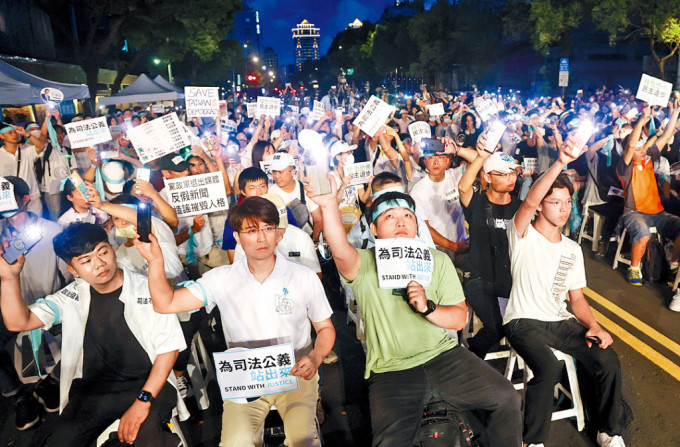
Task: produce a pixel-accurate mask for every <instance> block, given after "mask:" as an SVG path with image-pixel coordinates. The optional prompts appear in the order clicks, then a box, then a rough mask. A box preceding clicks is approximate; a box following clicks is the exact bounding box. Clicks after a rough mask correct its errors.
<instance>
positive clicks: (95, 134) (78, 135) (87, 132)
mask: <svg viewBox="0 0 680 447" xmlns="http://www.w3.org/2000/svg"><path fill="white" fill-rule="evenodd" d="M64 128H65V129H66V134H67V135H68V140H69V141H70V142H71V148H73V149H79V148H81V147H90V146H94V145H95V144H99V143H106V142H107V141H111V139H112V137H111V132H109V126H107V125H106V117H105V116H102V117H100V118H92V119H89V120H83V121H77V122H75V123H68V124H65V125H64Z"/></svg>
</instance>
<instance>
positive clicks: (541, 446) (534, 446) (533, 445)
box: [526, 444, 545, 447]
mask: <svg viewBox="0 0 680 447" xmlns="http://www.w3.org/2000/svg"><path fill="white" fill-rule="evenodd" d="M526 446H527V447H545V446H544V445H543V444H526Z"/></svg>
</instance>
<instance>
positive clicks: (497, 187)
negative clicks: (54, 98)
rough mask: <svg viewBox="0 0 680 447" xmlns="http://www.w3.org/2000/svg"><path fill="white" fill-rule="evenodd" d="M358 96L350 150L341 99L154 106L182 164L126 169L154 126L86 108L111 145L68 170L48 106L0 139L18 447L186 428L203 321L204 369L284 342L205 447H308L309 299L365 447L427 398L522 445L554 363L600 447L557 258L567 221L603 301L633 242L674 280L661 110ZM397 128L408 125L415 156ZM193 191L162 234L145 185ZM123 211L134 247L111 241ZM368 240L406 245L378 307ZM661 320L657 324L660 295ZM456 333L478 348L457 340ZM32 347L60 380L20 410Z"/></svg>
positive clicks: (1, 262)
mask: <svg viewBox="0 0 680 447" xmlns="http://www.w3.org/2000/svg"><path fill="white" fill-rule="evenodd" d="M312 93H313V92H312ZM374 93H375V96H376V97H377V98H379V99H381V100H382V101H384V102H385V103H387V104H389V105H390V106H392V107H393V109H392V110H393V111H392V113H391V114H390V116H389V117H388V118H387V119H386V120H385V122H384V125H381V126H380V127H379V129H378V130H377V131H376V132H375V133H372V134H367V133H366V132H365V130H362V129H361V128H360V127H359V126H357V125H356V124H355V118H356V117H357V115H358V114H359V113H361V111H362V109H363V108H364V106H365V105H366V102H367V101H368V100H369V98H370V96H371V95H370V94H369V93H368V92H362V91H359V90H358V89H353V88H351V87H349V86H348V85H347V84H344V83H343V84H340V85H339V86H334V87H331V88H330V89H329V90H328V94H327V95H320V94H316V95H314V94H311V95H308V96H305V94H304V93H302V92H301V91H300V92H298V91H294V90H293V89H292V88H290V86H287V87H286V89H285V90H284V91H283V92H282V93H281V94H280V95H278V96H280V98H281V109H280V113H277V114H276V116H267V115H264V114H263V115H260V116H249V115H248V113H247V110H248V106H247V103H248V102H250V101H247V100H246V99H245V98H243V97H241V98H239V97H237V98H236V99H235V100H234V98H231V97H230V98H229V99H228V100H227V101H226V105H225V107H223V108H221V110H220V114H219V116H215V117H212V118H203V119H200V118H187V117H186V113H185V111H184V110H183V109H182V108H181V107H179V106H178V107H168V108H166V111H165V114H170V113H176V114H177V115H178V116H179V117H180V120H181V121H183V122H184V123H186V126H187V128H188V129H189V131H190V132H191V133H192V134H193V139H192V141H193V142H192V144H191V146H189V147H187V148H185V150H182V151H179V152H172V153H169V154H166V155H164V156H162V157H160V158H157V159H155V160H152V161H150V162H148V163H146V164H143V163H142V162H141V161H140V159H139V158H140V157H139V156H138V154H137V149H139V148H135V147H134V145H133V144H132V143H131V141H130V139H129V138H127V135H126V131H127V130H129V129H132V128H134V127H136V126H139V125H143V124H144V123H147V122H149V121H151V120H153V119H156V118H158V117H159V116H160V115H162V114H160V113H155V112H154V111H153V110H152V108H150V107H149V108H143V107H132V108H128V109H124V110H121V109H114V108H111V109H110V110H109V111H108V115H107V123H108V125H109V126H110V128H111V129H112V130H113V129H114V128H115V129H119V130H120V133H119V134H115V138H114V140H112V141H111V142H108V143H104V144H102V145H100V146H94V147H89V148H74V149H72V148H71V147H70V143H69V137H68V135H67V131H66V129H65V128H64V123H63V121H62V120H63V118H62V116H61V115H60V113H59V112H58V111H57V110H54V109H51V108H48V109H47V115H46V116H45V118H44V121H43V122H42V123H33V122H29V123H22V122H18V121H20V120H14V122H12V121H11V120H10V119H9V118H7V117H6V118H5V120H6V122H3V124H2V125H1V126H0V142H1V143H2V147H1V148H0V176H2V178H3V190H4V189H6V188H5V187H4V185H7V186H8V188H7V189H9V186H10V185H11V190H12V191H13V193H14V198H15V200H16V208H15V209H7V210H4V211H2V213H1V217H2V220H1V221H0V222H1V225H2V228H1V231H2V240H3V244H2V248H1V251H2V253H3V255H4V254H6V253H9V252H10V251H12V247H11V246H10V245H11V244H12V243H14V241H16V240H17V238H24V239H26V238H27V233H29V232H37V233H38V234H39V240H38V241H37V242H35V243H34V245H32V246H31V247H30V250H29V251H28V252H27V253H25V256H24V255H22V256H19V257H18V259H17V260H16V262H13V263H8V262H7V261H6V258H5V257H4V256H3V258H2V259H0V310H1V311H2V319H1V320H0V321H2V326H0V387H1V391H2V394H3V396H6V397H11V398H12V399H13V400H14V402H15V410H16V426H17V428H18V429H19V430H26V429H28V428H30V427H32V426H34V425H35V424H37V423H38V422H39V412H38V408H39V405H42V406H43V407H44V408H45V410H46V411H48V412H59V413H60V416H59V424H58V425H57V426H56V427H55V429H54V431H53V433H51V434H50V435H49V436H48V438H47V439H46V440H44V443H45V444H44V445H48V446H82V445H90V443H92V442H93V441H94V440H95V439H96V438H97V437H98V436H99V435H100V434H101V432H102V431H103V430H104V429H105V428H106V427H108V426H109V425H110V424H111V423H112V422H113V421H115V420H116V419H120V425H119V429H118V432H117V433H118V435H117V437H118V440H119V441H120V442H121V443H125V442H127V443H129V444H133V443H134V444H136V445H154V446H165V445H167V446H171V445H172V446H175V445H177V442H178V441H177V439H176V438H175V437H174V435H173V434H172V433H169V432H168V431H166V430H164V429H162V428H161V426H162V424H160V421H167V420H169V418H170V416H171V414H172V413H173V412H177V413H178V414H179V415H180V417H181V418H186V417H188V415H189V414H190V413H191V412H192V411H197V410H196V409H195V408H193V406H194V405H191V401H192V399H194V398H193V397H192V390H191V388H192V387H191V383H190V381H189V380H187V374H186V371H187V363H188V361H189V354H190V347H191V346H190V345H191V343H192V342H193V340H194V335H195V334H196V332H197V331H199V330H200V329H201V328H204V327H206V326H208V325H210V321H212V320H214V321H217V322H219V323H221V335H220V337H221V338H222V341H223V342H224V348H225V349H226V348H234V347H245V348H259V347H262V346H269V345H277V344H281V343H291V344H292V346H293V349H294V352H295V359H294V362H293V363H292V364H291V365H290V370H289V371H288V372H287V374H290V375H292V376H296V377H298V379H299V388H298V389H297V390H295V391H288V392H285V393H279V394H273V395H267V396H261V397H259V398H258V399H252V400H251V401H249V402H246V403H241V402H238V403H237V402H234V401H230V400H225V401H224V405H223V416H222V433H221V444H220V445H222V446H223V447H224V446H249V445H256V444H257V437H258V436H261V435H258V433H259V429H260V426H261V425H262V423H263V421H264V418H265V416H266V415H267V413H268V412H269V411H270V408H271V407H272V406H275V407H276V408H277V410H278V412H279V413H280V415H281V417H282V420H283V423H284V430H285V436H286V439H287V445H291V446H307V445H309V446H312V445H319V439H318V433H317V431H316V430H317V429H316V425H315V417H316V416H317V407H318V400H319V374H318V372H319V367H320V365H321V364H322V363H323V362H333V361H334V360H336V359H337V357H336V355H335V354H334V352H333V350H332V349H333V345H334V343H335V329H334V326H333V323H332V322H331V318H330V317H331V314H332V309H331V306H330V304H329V299H328V297H327V296H326V293H327V291H329V290H335V291H339V293H341V294H346V295H347V297H348V299H347V302H348V306H350V307H351V308H355V312H356V313H357V314H358V315H359V316H360V319H361V331H358V332H362V333H361V334H360V337H361V338H362V341H364V342H365V353H366V367H365V379H366V380H367V381H368V389H369V402H370V411H371V415H370V416H371V427H372V436H373V441H372V442H373V445H376V446H383V445H386V446H391V447H392V446H405V447H410V446H412V445H413V440H414V438H415V436H416V434H417V432H418V430H419V427H420V421H421V419H422V416H423V408H424V407H425V405H426V404H427V403H428V402H429V401H430V400H431V399H432V397H433V396H437V397H438V398H441V399H442V400H444V401H446V402H447V403H448V404H450V405H452V406H454V407H456V408H458V409H460V410H479V411H481V412H482V413H483V414H484V417H483V424H484V437H483V439H484V440H485V442H486V443H487V444H488V445H490V446H508V447H518V446H522V445H525V446H526V445H533V446H542V445H543V443H544V442H546V441H547V439H548V434H549V430H550V421H551V412H552V408H553V403H554V402H553V388H554V386H555V384H556V382H557V381H558V380H559V379H560V377H561V364H560V362H559V361H558V360H557V359H556V357H555V356H554V354H553V350H559V351H562V352H564V353H566V354H569V355H571V356H573V357H574V358H575V359H576V360H577V361H578V362H579V364H580V365H581V366H582V368H583V369H584V371H586V372H587V374H588V375H589V376H590V377H591V378H592V381H593V383H594V384H595V386H594V388H595V390H596V398H595V401H596V402H597V403H596V405H597V406H596V408H595V409H594V410H595V411H593V412H592V413H591V415H592V416H593V419H592V420H591V423H592V424H593V425H594V427H595V428H597V439H596V441H597V443H598V445H600V446H603V447H617V446H624V445H625V444H624V441H623V437H622V435H623V434H624V433H623V432H624V430H625V428H626V427H625V417H624V416H625V415H624V406H625V404H624V401H623V397H622V392H621V367H620V365H619V360H618V357H617V354H616V353H615V352H614V350H613V349H612V348H611V347H610V345H611V344H612V342H613V340H612V337H611V336H610V334H609V333H607V332H606V331H605V330H603V329H602V327H600V325H599V324H598V322H597V320H596V319H595V317H594V315H593V312H592V311H591V309H590V307H589V305H588V302H587V301H586V299H585V298H584V295H583V288H584V287H585V286H586V271H585V265H584V257H583V253H582V249H581V247H580V246H579V245H578V244H577V243H576V242H575V241H574V239H576V238H577V237H578V236H579V233H580V232H581V231H589V230H588V228H589V227H588V226H585V225H581V223H582V222H583V219H586V218H587V216H588V213H590V212H595V213H598V214H599V215H600V216H601V217H602V219H603V221H604V224H603V228H602V231H601V238H600V240H599V241H598V245H597V252H596V256H598V257H600V258H606V257H610V256H612V253H611V252H612V251H613V249H614V247H613V245H615V244H611V245H612V246H611V247H610V242H609V241H610V239H611V237H612V235H614V234H616V233H620V232H621V231H622V230H623V229H625V230H626V232H627V234H628V238H629V241H630V245H631V254H630V268H629V269H628V271H627V280H628V282H629V283H630V284H631V285H632V286H642V285H643V280H645V279H647V278H645V277H644V275H643V272H642V269H641V265H642V264H643V263H644V262H643V258H644V256H645V253H646V251H647V250H646V248H647V245H648V243H649V241H650V240H653V239H652V238H657V234H658V235H660V236H661V237H662V238H663V241H665V242H667V245H668V250H666V252H667V255H666V258H667V259H666V260H667V262H668V265H669V269H668V270H669V271H668V273H669V275H670V276H668V277H669V278H671V279H672V278H674V277H675V276H674V275H676V274H677V270H678V258H680V217H678V216H679V215H680V199H679V198H678V192H677V191H678V190H679V188H678V186H680V183H678V181H677V180H676V178H675V173H674V170H673V169H672V166H673V165H674V164H675V163H676V162H678V161H679V160H680V138H678V139H675V138H674V134H675V133H676V132H677V130H678V128H680V124H678V123H677V119H678V114H680V102H679V100H678V99H677V98H675V97H672V98H671V99H670V100H669V101H668V104H667V106H666V107H650V106H649V105H647V104H643V103H642V102H640V101H637V100H636V99H635V97H634V96H632V95H631V94H630V93H628V92H627V91H624V90H623V89H619V90H613V89H610V88H607V87H606V86H603V87H601V88H598V89H592V90H590V91H586V92H585V93H584V92H582V91H580V90H579V91H578V93H577V94H576V95H574V96H570V97H557V96H556V97H546V96H541V97H539V96H533V95H523V94H522V93H521V92H518V91H517V92H513V91H511V90H510V91H501V90H500V89H498V91H496V92H492V93H489V92H456V93H447V92H444V91H429V90H428V88H427V87H426V86H424V85H423V86H422V87H421V90H420V92H418V93H417V94H415V95H413V96H410V95H407V94H405V93H403V92H399V93H396V94H392V93H389V92H388V91H386V90H384V89H382V88H378V89H376V91H375V92H374ZM314 100H318V101H319V102H320V103H321V104H323V108H324V110H323V112H322V113H315V112H316V111H315V106H314ZM438 104H441V108H439V106H438ZM435 105H437V107H433V106H435ZM317 107H318V105H317ZM437 110H439V112H437ZM90 118H93V117H92V116H80V115H76V116H73V117H70V119H69V122H76V121H78V120H87V119H90ZM224 120H228V121H230V122H231V123H233V127H234V128H235V129H234V128H230V129H225V128H224V126H223V125H222V123H223V121H224ZM419 122H420V123H425V124H426V125H427V128H425V127H424V126H423V125H422V124H421V125H420V126H419V131H418V135H417V136H416V134H415V128H414V127H413V124H414V123H419ZM501 124H502V126H504V127H503V128H502V132H501V134H500V135H498V137H499V138H497V142H496V140H494V136H493V133H494V132H493V128H494V126H498V125H501ZM423 129H426V130H429V133H428V132H427V131H425V134H423ZM586 129H588V131H587V132H586ZM412 133H413V135H412ZM428 136H429V137H430V138H427V137H428ZM319 151H321V152H322V153H323V154H325V158H327V160H328V163H322V164H324V166H322V167H321V168H322V169H321V173H322V175H321V179H320V180H319V177H318V172H319V171H318V166H315V168H314V170H312V169H311V166H313V165H315V164H317V163H316V162H317V161H318V160H319V157H318V152H319ZM362 162H369V164H370V167H371V173H370V174H371V175H370V177H368V178H365V179H364V180H365V183H357V182H356V181H354V179H353V177H352V176H351V175H350V174H349V172H350V169H348V168H349V167H351V166H352V165H355V164H357V163H362ZM145 169H148V170H150V173H149V176H148V177H145V176H144V175H140V172H141V171H144V170H145ZM73 172H77V173H78V174H79V176H80V177H82V179H83V183H78V182H75V181H74V180H73V179H74V176H73V175H72V173H73ZM209 172H210V173H219V174H220V175H221V177H222V179H223V183H224V186H225V191H224V192H225V195H226V197H227V198H228V202H229V210H228V211H219V212H213V213H205V214H198V215H193V214H190V215H185V214H183V213H182V212H179V213H178V210H177V209H176V208H175V207H173V206H172V205H171V204H172V203H173V200H172V194H173V193H172V192H171V191H169V188H168V187H167V186H166V184H165V181H167V180H172V179H177V178H182V177H190V176H196V175H201V174H205V173H209ZM314 176H316V179H315V180H314V179H313V177H314ZM140 177H141V178H140ZM76 183H78V184H76ZM312 184H313V185H316V189H318V190H316V189H315V188H314V187H313V186H312ZM321 185H326V187H327V189H326V190H324V188H323V187H321ZM3 198H4V196H3ZM145 206H149V207H151V208H152V218H151V227H152V232H151V235H150V236H149V240H150V242H142V241H141V240H140V237H139V235H138V234H137V225H138V222H137V219H138V215H139V214H138V212H139V209H140V208H143V207H145ZM179 211H181V210H179ZM591 221H592V219H591ZM380 239H395V240H400V239H412V240H415V241H418V242H419V243H422V244H424V246H425V247H427V250H429V252H430V256H428V258H429V259H430V260H431V261H432V266H433V267H432V271H431V280H430V282H429V283H428V284H421V283H419V282H417V281H415V280H414V281H410V282H409V283H408V285H407V286H406V287H405V288H403V289H390V288H382V287H381V285H380V280H379V275H378V270H379V264H380V259H379V258H378V257H377V256H376V249H375V245H376V243H377V241H378V240H380ZM328 249H330V250H328ZM427 250H426V251H427ZM329 251H330V253H329ZM329 254H330V256H329ZM322 264H324V265H325V266H326V268H324V269H323V270H324V272H323V274H322V268H321V266H322ZM329 265H330V267H328V266H329ZM322 281H323V282H322ZM669 308H670V310H672V311H676V312H680V293H679V294H676V295H675V296H674V297H673V300H672V302H671V303H670V305H669ZM472 312H474V314H475V315H476V317H477V318H478V319H479V320H481V322H482V325H483V327H482V329H480V330H479V331H478V332H477V333H476V334H475V335H474V336H473V337H471V338H466V339H459V337H457V336H456V334H455V333H456V331H462V330H463V329H464V327H465V326H466V325H467V324H468V320H469V319H470V318H469V314H470V313H472ZM173 314H175V315H173ZM213 326H214V325H213ZM38 329H42V330H46V331H50V332H52V333H54V334H60V336H61V360H60V368H57V369H56V370H55V371H53V372H52V373H51V374H49V375H48V376H46V377H45V378H43V379H42V380H41V381H40V382H39V383H38V384H37V385H35V387H29V386H27V385H24V384H23V383H22V382H21V381H20V379H19V376H18V375H17V371H16V370H15V369H14V365H13V362H12V360H11V358H10V356H9V354H8V352H7V350H6V349H5V348H6V347H7V345H8V343H11V342H12V340H13V338H14V336H16V334H17V333H18V332H23V331H34V330H38ZM312 329H313V330H312ZM504 339H506V340H507V343H508V344H509V345H510V346H511V347H512V349H514V350H515V351H516V353H517V354H518V355H519V356H520V357H521V358H522V359H523V360H524V361H525V362H526V365H527V366H528V367H529V368H530V370H531V371H532V373H533V378H532V379H531V380H530V381H529V382H528V385H527V387H526V393H525V395H524V404H522V398H521V396H520V394H519V393H517V392H516V391H515V389H514V387H513V385H512V383H510V382H509V381H508V380H507V379H506V378H504V377H503V376H502V375H501V374H499V373H498V372H497V371H496V370H495V369H494V368H492V367H491V366H489V364H488V363H487V362H485V361H484V358H485V356H486V355H487V354H488V353H489V352H494V351H497V350H499V349H501V348H500V343H501V341H503V340H504ZM504 343H505V342H504ZM57 371H58V373H57ZM522 407H523V408H524V411H522Z"/></svg>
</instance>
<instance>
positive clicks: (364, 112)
mask: <svg viewBox="0 0 680 447" xmlns="http://www.w3.org/2000/svg"><path fill="white" fill-rule="evenodd" d="M393 110H394V107H392V106H391V105H389V104H387V103H386V102H385V101H382V100H380V99H379V98H377V97H376V96H371V97H370V98H369V99H368V102H366V105H365V106H364V108H363V109H361V112H359V115H358V116H357V117H356V119H355V120H354V125H355V126H357V127H359V129H361V130H363V131H364V132H366V133H367V134H368V135H369V136H371V137H372V136H373V135H375V134H376V133H377V132H378V130H380V128H381V127H382V126H383V125H384V124H385V121H387V117H389V116H390V113H392V111H393Z"/></svg>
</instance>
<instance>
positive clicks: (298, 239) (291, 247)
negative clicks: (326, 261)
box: [234, 225, 321, 273]
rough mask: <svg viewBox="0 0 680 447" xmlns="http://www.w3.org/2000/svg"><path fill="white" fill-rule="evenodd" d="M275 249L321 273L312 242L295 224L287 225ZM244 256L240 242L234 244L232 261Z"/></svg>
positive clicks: (291, 259)
mask: <svg viewBox="0 0 680 447" xmlns="http://www.w3.org/2000/svg"><path fill="white" fill-rule="evenodd" d="M276 251H278V252H279V253H281V254H282V255H283V256H285V257H286V258H288V259H289V260H290V261H293V262H297V263H300V264H302V265H305V266H307V267H309V268H310V269H312V270H313V271H314V272H316V273H321V264H319V257H318V256H317V255H316V248H314V242H312V238H310V237H309V235H308V234H307V233H305V232H304V231H302V230H301V229H299V228H298V227H296V226H293V225H288V227H286V232H285V233H283V239H281V240H280V241H279V243H278V244H276ZM245 257H246V253H245V252H244V251H243V247H241V244H237V245H236V249H235V250H234V262H236V261H239V260H241V259H243V258H245Z"/></svg>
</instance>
